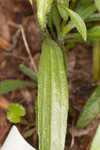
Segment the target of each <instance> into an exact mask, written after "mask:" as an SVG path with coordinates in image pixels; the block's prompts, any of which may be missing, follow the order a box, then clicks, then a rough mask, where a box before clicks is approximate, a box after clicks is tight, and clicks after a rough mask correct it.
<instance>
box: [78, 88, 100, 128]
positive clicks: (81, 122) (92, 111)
mask: <svg viewBox="0 0 100 150" xmlns="http://www.w3.org/2000/svg"><path fill="white" fill-rule="evenodd" d="M99 112H100V86H98V87H97V88H96V89H95V91H94V92H93V94H92V96H91V97H90V98H89V100H88V101H87V103H86V104H85V106H84V108H83V111H82V112H81V113H80V117H79V119H78V122H77V127H78V128H84V127H86V126H87V125H88V124H89V123H90V122H91V121H92V120H93V119H94V118H95V117H96V115H97V114H98V113H99Z"/></svg>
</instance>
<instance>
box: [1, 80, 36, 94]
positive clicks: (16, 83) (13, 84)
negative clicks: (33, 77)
mask: <svg viewBox="0 0 100 150" xmlns="http://www.w3.org/2000/svg"><path fill="white" fill-rule="evenodd" d="M29 86H34V84H33V83H30V82H26V81H21V80H5V81H2V82H1V83H0V94H5V93H8V92H10V91H13V90H16V89H18V88H24V87H29Z"/></svg>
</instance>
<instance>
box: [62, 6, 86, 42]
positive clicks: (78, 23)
mask: <svg viewBox="0 0 100 150" xmlns="http://www.w3.org/2000/svg"><path fill="white" fill-rule="evenodd" d="M62 7H64V6H63V5H62ZM64 8H65V10H66V11H67V12H68V14H69V16H70V17H71V20H72V22H73V24H74V25H75V27H76V28H77V30H78V31H79V32H80V34H81V35H82V37H83V39H84V40H85V41H86V39H87V29H86V25H85V23H84V21H83V20H82V18H81V17H80V16H79V15H78V14H77V13H76V12H74V11H72V10H71V9H69V8H67V7H64Z"/></svg>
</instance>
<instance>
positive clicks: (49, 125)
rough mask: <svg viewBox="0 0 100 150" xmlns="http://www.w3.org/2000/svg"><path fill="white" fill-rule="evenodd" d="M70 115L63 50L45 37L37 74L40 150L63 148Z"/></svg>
mask: <svg viewBox="0 0 100 150" xmlns="http://www.w3.org/2000/svg"><path fill="white" fill-rule="evenodd" d="M67 115H68V84H67V81H66V70H65V64H64V59H63V52H62V50H61V49H60V48H59V47H58V45H57V44H56V42H55V41H53V40H51V39H46V40H44V42H43V45H42V55H41V57H40V66H39V74H38V135H39V149H40V150H58V149H59V148H60V149H61V150H64V145H65V135H66V127H67Z"/></svg>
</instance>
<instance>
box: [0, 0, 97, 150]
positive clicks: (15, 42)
mask: <svg viewBox="0 0 100 150" xmlns="http://www.w3.org/2000/svg"><path fill="white" fill-rule="evenodd" d="M5 4H6V5H5ZM20 25H21V27H22V28H23V29H24V37H26V41H27V43H28V46H29V49H30V53H31V56H32V58H33V59H34V63H35V64H34V65H35V67H36V69H34V68H33V67H32V65H33V64H32V61H31V60H30V55H29V53H28V51H27V46H25V41H24V40H23V36H22V33H21V32H20ZM40 53H41V36H40V32H39V29H38V25H37V22H36V13H35V11H34V15H33V10H32V7H31V6H30V4H29V2H28V0H23V1H22V0H13V1H11V0H3V1H2V0H0V82H2V81H4V80H8V79H19V80H26V81H31V80H30V79H29V78H28V77H27V76H25V75H24V74H23V73H22V72H21V70H20V69H19V64H24V65H26V66H27V67H28V68H30V69H34V71H35V72H37V71H38V66H39V60H40ZM65 53H66V55H67V70H68V82H69V95H70V102H71V104H72V106H73V108H74V109H75V110H76V111H77V116H76V118H78V116H79V113H80V112H81V111H82V108H83V106H84V104H85V103H86V101H87V100H88V98H89V96H90V95H91V93H92V92H93V89H94V85H93V84H92V47H90V46H89V45H88V44H86V43H78V44H77V45H76V46H75V47H74V48H72V49H71V50H70V51H67V50H65ZM36 100H37V88H34V89H33V88H24V89H20V90H15V91H13V92H9V93H8V94H4V95H0V146H2V144H3V142H4V140H5V138H6V136H7V134H8V132H9V130H10V128H11V126H12V123H10V122H9V121H8V120H7V115H6V113H7V110H8V106H9V104H11V103H20V104H23V105H24V107H25V109H26V112H27V113H26V116H25V117H24V118H23V121H22V122H21V123H19V124H16V126H17V127H18V129H19V130H20V132H21V134H22V135H23V136H24V138H25V139H26V140H27V141H28V142H29V143H30V144H31V145H33V146H34V147H35V148H38V135H37V131H36V114H35V102H36ZM97 120H98V116H97V119H96V120H94V121H93V122H92V123H91V124H89V126H88V128H90V129H91V130H89V131H88V132H85V131H86V129H84V131H82V130H79V129H76V127H75V123H76V120H75V119H74V118H72V117H71V116H69V120H68V133H67V136H66V145H65V149H66V150H67V149H68V150H89V148H90V145H91V141H92V137H93V135H94V134H95V131H96V128H97V125H98V121H97ZM27 126H29V128H26V127H27ZM4 129H5V130H4ZM27 131H30V132H31V134H30V135H29V136H27ZM84 132H85V133H84Z"/></svg>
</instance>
